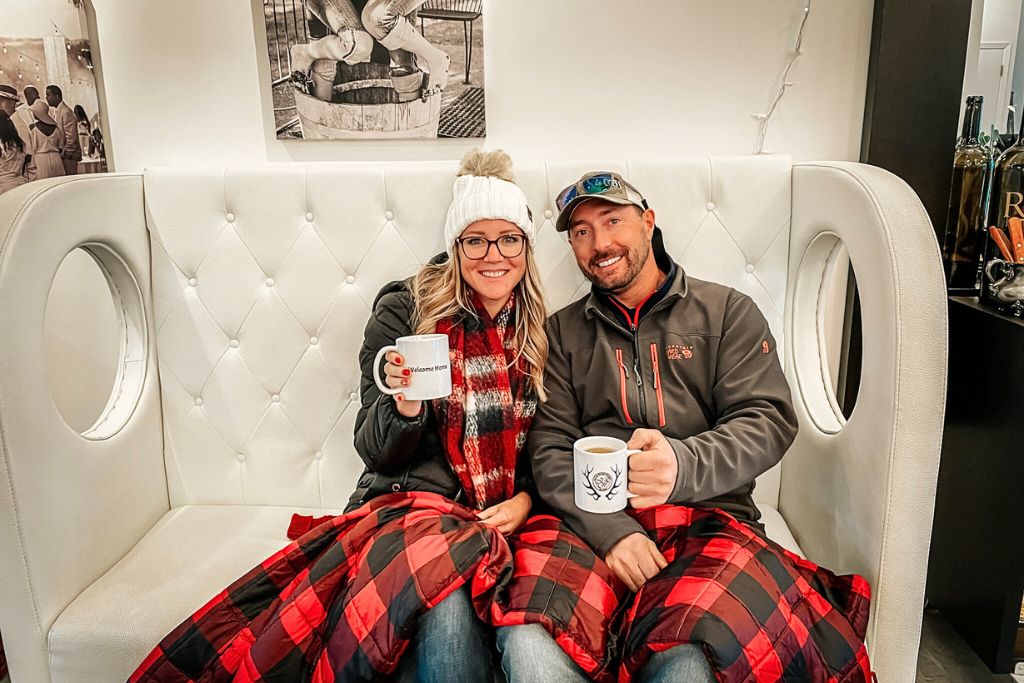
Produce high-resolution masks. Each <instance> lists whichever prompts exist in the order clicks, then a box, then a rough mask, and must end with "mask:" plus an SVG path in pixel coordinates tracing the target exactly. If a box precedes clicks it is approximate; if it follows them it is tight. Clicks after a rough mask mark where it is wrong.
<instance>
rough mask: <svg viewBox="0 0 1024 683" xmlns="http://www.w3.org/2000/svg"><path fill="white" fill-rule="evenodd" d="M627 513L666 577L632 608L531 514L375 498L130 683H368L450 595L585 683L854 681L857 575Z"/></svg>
mask: <svg viewBox="0 0 1024 683" xmlns="http://www.w3.org/2000/svg"><path fill="white" fill-rule="evenodd" d="M636 517H637V519H638V520H639V521H640V522H641V523H642V524H643V525H644V527H645V528H647V529H648V530H649V532H650V533H651V534H652V536H653V537H654V538H655V539H656V540H657V542H658V545H659V547H660V548H661V550H662V552H663V554H664V555H665V557H666V559H667V560H669V566H668V567H667V568H666V569H665V570H663V571H662V572H661V573H660V574H659V575H658V576H656V577H655V578H654V579H652V580H651V581H649V582H648V583H647V584H646V585H645V586H644V587H643V588H642V589H641V591H640V592H639V593H637V594H636V596H635V597H632V595H631V594H630V593H629V591H628V590H627V589H626V588H625V587H624V586H623V584H622V583H621V582H620V581H619V580H618V579H617V578H616V577H615V576H614V574H613V573H612V572H611V570H610V569H608V567H607V566H606V565H605V564H604V562H603V561H602V560H600V559H598V558H597V557H596V556H595V555H594V553H593V552H592V551H591V550H590V548H589V547H588V546H587V545H586V544H584V543H583V542H582V541H581V540H580V539H579V538H578V537H576V536H575V535H574V534H572V533H571V532H570V531H569V530H568V529H567V528H566V527H565V526H564V525H563V524H562V522H560V521H559V520H558V519H556V518H554V517H551V516H547V515H540V516H535V517H533V518H531V519H530V520H528V521H527V523H526V524H525V525H524V527H523V528H522V529H521V530H520V531H519V532H517V533H516V534H514V535H513V536H512V537H511V538H510V539H509V540H508V541H507V542H506V540H505V539H504V538H503V537H502V536H501V535H500V534H499V533H498V532H497V531H495V530H494V529H492V528H490V527H487V526H485V525H483V524H481V523H480V522H479V521H477V520H476V517H475V515H474V513H473V511H471V510H469V509H468V508H465V507H462V506H460V505H458V504H456V503H452V502H451V501H448V500H446V499H444V498H442V497H440V496H436V495H433V494H418V493H412V494H408V493H398V494H392V495H388V496H382V497H380V498H376V499H374V500H372V501H370V502H368V503H367V504H366V505H364V506H363V507H361V508H359V509H358V510H356V511H354V512H351V513H349V514H347V515H343V516H339V517H334V518H330V519H329V520H327V521H326V522H324V523H323V524H321V525H319V526H317V527H316V528H314V529H312V530H311V531H309V532H308V533H306V534H305V535H304V536H302V537H301V538H300V539H298V540H297V541H296V542H294V543H292V544H291V545H289V546H287V547H286V548H284V549H283V550H281V551H280V552H278V553H277V554H275V555H273V556H272V557H270V558H269V559H267V560H266V561H265V562H263V563H262V564H261V565H259V566H258V567H256V568H254V569H253V570H252V571H250V572H249V573H248V574H246V575H245V576H243V577H242V578H241V579H239V580H238V581H236V582H235V583H234V584H232V585H231V586H229V587H228V588H227V589H226V590H224V591H223V592H222V593H220V594H219V595H217V596H216V597H215V598H213V599H212V600H211V601H210V602H209V603H208V604H207V605H206V606H204V607H203V608H202V609H200V610H199V611H198V612H196V613H195V614H194V615H192V617H190V618H189V619H188V620H186V621H185V622H184V623H183V624H181V625H180V626H178V627H177V628H176V629H175V630H174V631H172V632H171V633H170V634H169V635H168V636H167V637H166V638H164V640H163V641H162V642H161V643H160V644H159V645H158V646H157V647H156V649H154V650H153V652H152V653H151V654H150V655H149V656H148V657H147V658H146V659H145V661H144V662H143V663H142V665H141V666H140V667H139V669H138V670H137V671H136V672H135V673H134V674H133V675H132V676H131V678H130V681H132V682H133V683H134V682H137V681H147V682H151V681H161V682H174V683H177V682H183V681H200V680H201V681H218V680H233V681H278V680H296V681H298V680H311V681H315V682H317V683H321V682H327V681H335V680H341V681H360V680H372V679H374V678H378V677H380V676H382V675H384V674H387V673H390V672H391V671H393V670H394V669H395V668H396V666H397V663H398V660H399V658H400V657H401V655H402V653H403V651H404V650H405V648H406V646H407V645H408V643H409V640H410V638H411V637H412V635H413V633H414V629H415V625H416V620H417V618H418V617H419V616H420V615H421V614H423V613H424V612H425V611H426V610H428V609H430V608H431V607H433V606H434V605H436V604H438V603H439V602H440V601H441V600H443V599H444V598H445V597H447V596H448V595H449V594H450V593H452V592H453V591H455V590H458V589H459V588H461V587H462V586H464V585H468V586H469V589H470V592H471V595H472V596H473V602H474V606H475V608H476V611H477V613H478V615H479V616H480V618H481V619H483V620H484V621H485V622H488V623H490V624H492V625H494V626H506V625H514V624H524V623H540V624H542V625H543V626H544V627H545V628H547V630H548V631H549V632H550V633H551V634H552V636H553V637H554V638H555V640H556V642H558V644H559V645H560V646H561V647H562V648H563V649H564V650H565V651H566V652H567V653H568V654H569V655H570V656H571V657H572V658H573V659H574V660H575V661H576V662H577V664H579V666H580V667H581V668H582V669H583V670H584V671H585V672H587V673H588V674H589V675H590V676H591V677H593V678H594V679H595V680H599V681H611V680H614V679H616V678H617V679H618V680H619V681H620V682H622V683H626V682H628V681H629V680H630V679H631V677H632V675H633V674H634V673H635V672H636V671H637V670H639V668H640V667H642V666H643V664H644V663H645V662H646V661H647V659H648V657H649V656H650V654H651V653H652V652H656V651H659V650H664V649H667V648H670V647H672V646H674V645H678V644H682V643H687V642H693V643H699V644H700V645H702V647H703V649H704V652H705V653H706V654H707V655H708V658H709V661H710V662H711V664H712V667H713V669H714V670H715V672H716V675H717V676H718V679H719V680H720V681H745V682H750V681H756V682H761V681H836V682H843V683H845V682H855V681H867V680H870V678H871V674H870V666H869V663H868V657H867V652H866V650H865V647H864V644H863V638H864V632H865V628H866V626H867V618H868V605H869V589H868V586H867V584H866V582H865V581H864V580H863V579H862V578H860V577H858V576H836V575H835V574H832V573H831V572H829V571H827V570H825V569H822V568H820V567H817V566H815V565H814V564H811V563H810V562H807V561H805V560H802V559H801V558H799V557H797V556H795V555H793V554H792V553H789V552H788V551H786V550H783V549H782V548H781V547H779V546H777V545H776V544H774V543H771V542H770V541H766V540H764V539H762V538H761V537H759V536H758V535H757V534H755V533H754V532H753V531H751V530H750V529H748V528H747V527H745V526H744V525H742V524H740V523H739V522H737V521H736V520H735V519H733V518H732V517H730V516H729V515H727V514H725V513H722V512H720V511H717V510H698V509H691V508H684V507H677V506H661V507H658V508H651V509H648V510H644V511H641V512H639V513H637V515H636ZM609 634H617V635H616V636H615V637H609Z"/></svg>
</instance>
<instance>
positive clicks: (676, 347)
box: [665, 344, 693, 360]
mask: <svg viewBox="0 0 1024 683" xmlns="http://www.w3.org/2000/svg"><path fill="white" fill-rule="evenodd" d="M665 356H666V357H667V358H668V359H669V360H680V359H683V358H685V359H686V360H689V359H691V358H693V347H692V346H688V345H687V346H684V345H682V344H669V345H668V346H666V347H665Z"/></svg>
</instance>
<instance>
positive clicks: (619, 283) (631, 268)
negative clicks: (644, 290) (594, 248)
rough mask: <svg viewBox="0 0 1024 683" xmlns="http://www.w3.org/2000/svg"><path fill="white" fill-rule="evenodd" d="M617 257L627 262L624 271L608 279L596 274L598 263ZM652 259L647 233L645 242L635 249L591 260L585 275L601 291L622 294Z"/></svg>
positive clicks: (604, 253) (601, 255)
mask: <svg viewBox="0 0 1024 683" xmlns="http://www.w3.org/2000/svg"><path fill="white" fill-rule="evenodd" d="M616 256H622V259H623V260H624V261H625V262H626V267H625V268H624V269H623V271H622V272H621V273H619V274H616V275H611V276H608V277H601V276H600V275H598V274H597V273H595V272H594V269H596V268H598V266H597V263H598V262H599V261H604V260H605V259H609V258H615V257H616ZM650 257H651V240H650V238H648V237H647V234H646V233H645V234H644V236H643V241H642V242H641V243H640V244H639V245H637V247H636V248H634V249H629V250H626V251H620V252H611V251H609V252H602V253H600V254H596V255H595V256H594V257H593V258H591V259H590V262H589V263H588V264H587V267H586V268H585V269H583V275H584V277H586V278H587V279H588V280H590V281H591V282H593V283H594V285H596V286H597V287H598V288H599V289H603V290H605V291H607V292H611V293H612V294H614V293H616V292H621V291H622V290H624V289H626V288H627V287H629V285H631V284H632V283H633V280H635V279H636V276H637V275H639V274H640V271H641V270H643V269H644V266H645V265H647V259H649V258H650Z"/></svg>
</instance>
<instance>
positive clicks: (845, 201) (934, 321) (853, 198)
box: [779, 162, 946, 681]
mask: <svg viewBox="0 0 1024 683" xmlns="http://www.w3.org/2000/svg"><path fill="white" fill-rule="evenodd" d="M823 198H827V200H828V201H823ZM933 235H934V232H933V230H932V226H931V223H930V222H929V220H928V217H927V215H926V214H925V212H924V208H923V207H922V206H921V204H920V201H918V199H917V197H916V196H915V195H914V193H913V191H911V190H910V188H909V187H907V186H906V184H905V183H903V182H902V181H900V180H898V179H896V178H894V177H893V176H892V175H891V174H889V173H887V172H885V171H883V170H881V169H878V168H874V167H872V166H866V165H863V164H853V163H841V162H836V163H808V164H798V165H796V166H795V167H794V168H793V234H792V238H791V247H790V249H791V259H790V272H791V273H797V272H800V273H801V274H806V275H808V277H806V278H802V277H800V276H797V277H793V278H792V280H793V285H792V286H791V287H790V292H789V296H788V298H787V321H786V329H787V331H788V332H789V334H790V340H791V343H790V345H789V352H788V354H787V366H788V367H787V373H788V376H789V380H790V385H792V386H793V388H794V397H795V398H796V399H797V400H796V406H797V411H798V414H799V417H800V423H801V429H800V433H799V434H798V435H797V440H796V442H795V443H794V444H793V447H792V448H791V449H790V452H789V453H788V454H787V456H786V458H785V460H784V465H783V470H782V476H783V482H782V492H781V495H780V504H779V511H780V512H781V513H782V516H783V517H784V518H785V519H786V520H787V521H788V522H789V526H790V528H791V529H792V531H793V534H794V535H795V536H796V538H797V540H798V541H800V544H801V546H802V547H803V549H804V550H805V551H806V552H807V555H808V557H810V558H812V559H814V560H816V561H818V562H820V563H822V564H825V565H826V566H828V567H830V568H832V569H834V570H836V571H839V572H858V573H860V574H863V575H864V576H866V577H868V578H869V579H870V581H871V586H872V591H873V602H872V620H871V624H870V627H869V631H868V639H869V643H870V644H871V645H873V647H872V648H871V654H872V657H873V661H872V664H873V665H874V667H875V670H876V671H877V672H878V677H879V680H886V681H888V680H900V681H910V680H913V679H914V677H915V671H916V664H917V649H918V640H919V637H918V636H919V634H920V632H921V618H922V605H923V596H924V585H925V575H926V568H927V563H928V545H929V539H930V537H931V524H932V511H933V507H934V503H935V480H936V477H937V475H938V466H939V458H938V454H939V450H940V446H941V442H942V421H943V408H944V401H945V396H946V297H945V283H944V280H943V276H942V271H941V269H940V268H938V267H937V264H938V263H939V253H938V245H937V244H936V242H935V239H934V238H933ZM832 236H838V237H840V238H842V240H843V242H844V243H845V244H846V247H847V249H848V251H849V255H850V261H851V263H852V264H853V269H854V272H855V273H856V274H857V283H858V288H859V293H860V300H861V322H862V327H863V346H864V348H863V359H862V363H863V368H864V374H863V378H862V380H861V386H860V395H859V396H858V398H857V405H856V408H855V409H854V411H853V414H852V415H851V416H850V420H849V422H845V421H844V420H842V419H839V417H837V416H836V415H835V413H834V412H833V411H831V409H830V407H829V406H828V405H827V404H826V403H825V402H824V400H823V397H822V393H821V392H820V391H819V390H818V387H816V386H813V384H812V382H811V378H812V377H813V376H814V375H815V371H814V369H812V368H811V367H808V364H807V361H809V360H811V359H813V356H814V354H813V352H812V351H813V348H812V346H813V338H812V330H811V329H810V321H809V319H808V315H807V314H808V312H809V311H813V310H814V307H815V302H816V301H817V300H818V299H819V293H818V292H816V291H815V289H814V287H812V286H810V285H813V283H814V280H813V278H811V277H809V274H810V273H811V272H815V271H817V270H819V268H820V265H821V261H820V260H818V259H816V257H815V255H814V254H815V251H816V247H815V245H816V244H817V245H819V246H820V245H821V243H822V242H825V243H827V242H828V240H829V239H830V238H831V237H832ZM804 284H807V285H808V286H806V287H805V286H803V285H804ZM844 422H845V424H844ZM833 432H834V433H833ZM908 634H913V637H908ZM883 672H884V675H883Z"/></svg>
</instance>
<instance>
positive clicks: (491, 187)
mask: <svg viewBox="0 0 1024 683" xmlns="http://www.w3.org/2000/svg"><path fill="white" fill-rule="evenodd" d="M488 218H500V219H504V220H506V221H509V222H510V223H514V224H515V225H517V226H518V227H519V228H520V229H521V230H522V231H523V233H524V234H525V235H526V239H527V240H529V242H530V246H531V247H534V246H536V230H535V228H534V227H533V213H532V212H531V211H530V207H529V206H528V205H527V203H526V195H525V194H523V191H522V190H521V189H519V186H518V185H516V184H515V182H513V178H512V160H511V159H510V158H509V156H508V154H506V153H505V152H503V151H501V150H495V151H493V152H484V151H482V150H479V149H475V150H472V151H471V152H470V153H469V154H467V155H466V157H465V158H464V159H463V160H462V165H461V166H460V167H459V177H458V178H456V179H455V185H454V186H453V187H452V203H451V206H449V207H448V219H447V220H446V221H445V224H444V245H445V249H447V251H448V255H449V256H452V255H453V252H454V251H455V240H457V239H458V238H459V235H461V234H462V231H463V230H465V229H466V228H467V227H468V226H469V225H470V224H472V223H475V222H476V221H480V220H485V219H488Z"/></svg>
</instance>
